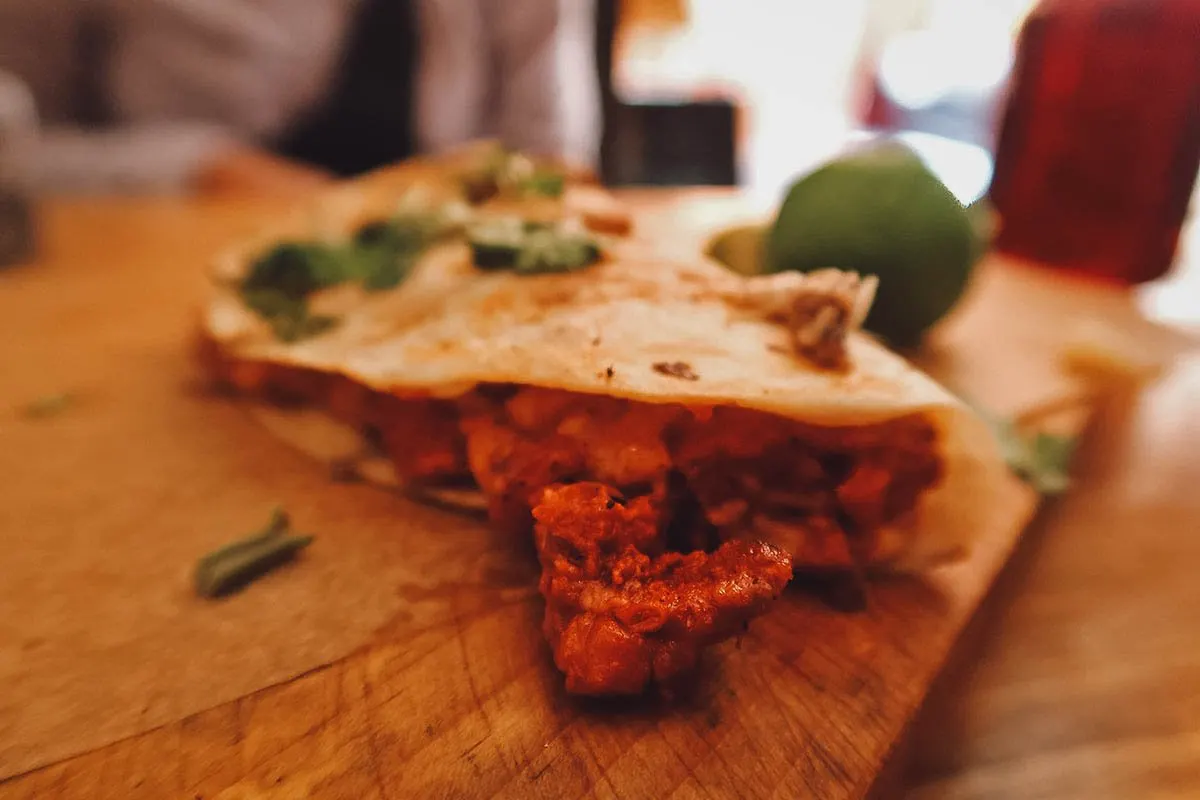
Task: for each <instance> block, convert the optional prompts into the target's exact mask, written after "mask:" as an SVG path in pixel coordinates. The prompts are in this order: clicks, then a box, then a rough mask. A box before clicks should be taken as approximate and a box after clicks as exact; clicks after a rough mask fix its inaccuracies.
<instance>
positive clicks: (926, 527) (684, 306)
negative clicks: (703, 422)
mask: <svg viewBox="0 0 1200 800" xmlns="http://www.w3.org/2000/svg"><path fill="white" fill-rule="evenodd" d="M415 186H419V187H423V189H424V190H425V191H427V192H429V196H430V197H435V198H437V197H442V196H449V195H450V193H451V192H452V191H453V190H452V188H450V183H449V180H448V178H447V172H446V170H445V168H444V167H443V168H440V169H439V168H437V166H436V165H433V166H431V165H429V164H424V163H422V164H415V165H409V166H406V167H401V168H394V169H391V170H388V171H387V172H386V173H383V174H379V175H376V176H371V177H368V178H367V179H365V180H363V181H361V182H358V183H351V184H347V185H345V186H341V187H338V188H337V189H335V190H333V191H332V192H330V193H329V194H327V195H325V196H323V197H321V198H318V200H317V201H316V202H315V203H314V204H313V205H312V206H311V207H310V208H308V209H306V210H304V211H302V212H299V213H297V214H296V215H295V216H293V217H292V218H290V219H288V220H285V221H283V222H282V223H281V224H280V226H279V227H278V228H276V229H274V230H270V231H264V232H263V234H262V236H260V237H258V238H256V239H255V240H254V241H252V242H248V243H244V244H242V245H240V246H238V247H235V248H232V249H231V250H229V251H228V252H226V253H224V254H222V256H221V257H220V258H219V259H218V261H217V264H216V269H215V272H216V276H217V277H218V281H217V282H216V288H215V290H214V296H213V298H212V299H211V302H210V303H209V304H208V306H207V308H206V310H205V314H204V317H203V332H204V335H205V337H206V338H207V339H208V341H209V342H210V343H211V344H212V345H215V346H216V347H217V348H218V349H219V351H220V352H221V353H222V354H223V356H224V357H225V358H227V359H231V360H234V361H237V362H247V363H255V364H268V365H278V366H283V367H292V368H297V369H304V370H313V371H317V372H321V373H329V374H336V375H340V376H344V377H346V378H349V379H351V380H352V381H354V382H356V383H358V384H360V385H362V386H365V387H368V388H370V389H373V390H376V391H381V392H386V393H391V394H395V395H398V396H409V397H438V398H455V397H459V396H462V395H464V394H466V393H468V392H470V391H472V390H473V389H474V388H475V387H476V386H479V385H481V384H517V385H525V386H536V387H545V388H554V389H563V390H568V391H572V392H579V393H585V394H599V395H607V396H612V397H618V398H626V399H628V400H631V401H638V402H644V403H678V404H682V405H685V406H690V407H706V406H707V407H712V406H725V405H728V406H738V407H743V408H747V409H754V410H757V411H761V412H765V413H768V414H773V415H777V416H779V417H783V418H787V419H792V420H797V421H801V422H804V423H809V424H814V425H828V426H856V427H862V426H871V425H876V424H880V423H883V422H886V421H889V420H894V419H897V418H901V417H911V416H914V415H915V416H919V417H921V418H923V419H924V420H926V421H928V422H929V423H930V424H931V425H932V426H933V427H934V429H935V430H936V432H937V451H938V455H939V456H940V459H941V463H942V470H941V477H940V479H939V481H938V482H937V484H936V485H935V486H933V487H932V488H931V489H928V490H926V491H925V492H924V493H923V494H922V496H921V497H920V499H919V501H918V506H917V509H916V513H915V515H911V520H910V521H909V522H907V523H906V524H905V525H903V526H899V527H897V526H893V527H889V528H886V529H883V530H880V531H878V534H877V541H876V545H875V547H874V549H873V551H872V552H871V553H870V554H869V560H870V562H871V563H872V564H873V565H876V566H886V567H888V568H894V569H900V570H911V569H920V568H924V567H927V566H929V565H932V564H935V563H938V562H942V561H945V560H948V559H954V558H957V557H960V556H962V555H964V554H965V553H966V552H968V551H969V548H970V545H971V541H972V537H973V534H974V532H975V531H976V530H977V529H979V528H980V523H981V521H982V519H983V517H984V515H987V514H990V513H991V512H992V511H993V504H992V497H993V492H994V491H995V490H996V487H997V486H998V484H999V483H1000V480H1001V479H1002V476H1003V473H1004V467H1003V462H1002V460H1001V458H1000V455H999V453H998V450H997V447H996V444H995V442H994V440H993V438H992V436H991V434H990V432H989V430H988V428H987V426H986V425H985V423H984V422H983V421H981V420H980V419H978V418H977V417H976V416H975V415H974V414H973V413H972V412H971V411H970V410H969V409H967V408H966V407H965V406H964V405H963V404H962V403H961V402H960V401H959V400H958V399H956V398H955V397H954V396H952V395H951V394H950V393H948V392H947V391H946V390H945V389H943V388H942V387H940V386H939V385H938V384H936V383H935V382H934V381H933V380H931V379H930V378H928V377H927V376H925V375H924V374H922V373H920V372H919V371H918V370H916V369H915V368H914V367H913V366H912V365H910V364H909V363H907V362H906V361H904V360H903V359H902V358H900V357H899V356H897V355H895V354H894V353H891V352H890V351H888V350H887V349H886V348H884V347H883V346H881V345H880V344H878V343H877V342H875V341H874V340H872V339H870V338H869V337H867V336H866V335H863V334H860V333H856V332H852V333H850V334H848V338H847V341H846V344H845V346H846V353H847V356H848V362H849V363H848V368H847V369H844V370H830V369H824V368H820V367H818V366H816V365H814V364H813V363H811V362H810V361H807V360H806V359H804V358H802V357H800V356H798V355H797V354H796V353H795V351H794V349H793V347H792V342H791V339H790V337H789V332H788V331H787V330H786V329H785V328H784V327H783V326H781V325H780V324H779V323H778V322H777V321H773V320H771V319H769V318H768V317H767V316H766V315H764V314H763V313H762V312H761V310H757V309H756V307H755V305H754V304H753V303H747V302H746V298H750V297H763V296H770V295H771V294H772V293H785V292H789V291H796V290H797V289H798V288H803V287H804V286H805V285H806V282H807V281H810V280H812V279H811V278H809V277H806V276H801V275H797V274H781V275H775V276H769V277H744V276H741V275H735V274H733V273H730V272H728V271H727V270H725V269H723V268H722V267H720V266H719V265H717V264H716V263H715V262H711V261H708V260H706V259H704V258H702V257H697V258H696V259H695V260H692V261H688V262H680V261H677V260H672V259H668V258H664V257H662V256H660V255H658V254H657V252H656V248H655V247H654V244H653V243H652V242H638V241H636V240H623V241H619V242H613V243H610V245H609V247H608V248H607V253H606V256H605V258H604V259H603V260H602V261H601V263H598V264H595V265H593V266H591V267H588V268H585V269H581V270H578V271H575V272H571V273H565V274H552V275H533V276H528V275H520V274H517V273H515V272H512V271H499V272H485V271H481V270H479V269H477V268H476V267H475V266H474V265H473V264H472V261H471V256H470V252H469V249H468V248H467V246H466V245H465V244H463V243H461V242H457V243H456V242H451V243H447V244H442V245H438V246H436V247H434V248H433V249H432V250H430V251H428V252H427V253H426V254H425V255H424V256H423V257H422V259H421V260H420V261H419V263H418V264H417V266H416V268H415V269H414V271H413V273H412V274H411V275H410V277H409V278H408V279H407V280H406V281H405V282H404V283H402V284H401V285H400V286H398V287H396V288H395V289H392V290H388V291H384V292H378V293H373V294H367V293H365V292H362V291H361V290H358V289H353V288H347V287H335V288H334V289H331V290H327V291H326V292H325V293H324V294H323V295H322V296H318V297H315V298H314V299H313V300H312V301H311V305H312V307H313V309H314V310H315V311H317V312H320V313H331V314H335V315H338V316H340V317H341V318H342V322H341V324H340V325H338V326H337V327H335V328H334V329H332V330H330V331H329V332H327V333H324V334H321V335H319V336H316V337H314V338H311V339H307V340H303V341H299V342H296V343H292V344H285V343H283V342H280V341H277V340H275V339H274V338H273V335H272V333H271V330H270V327H269V326H268V325H266V324H265V323H264V322H263V321H262V320H260V319H258V318H257V317H256V316H255V315H254V313H253V312H252V311H250V310H249V309H248V308H246V307H245V306H244V305H243V304H242V302H241V300H240V298H239V296H238V294H237V293H236V290H235V289H234V288H231V286H230V283H229V281H235V280H236V279H237V278H238V277H239V276H240V275H242V274H243V272H244V271H245V269H246V267H247V264H248V262H249V260H250V259H252V258H253V257H254V256H255V255H257V254H258V253H259V252H261V250H262V249H263V248H264V247H265V246H266V245H268V244H271V243H273V242H277V241H279V240H282V239H287V238H290V237H298V236H303V237H309V238H311V237H313V236H331V237H336V236H344V235H349V234H350V232H352V231H353V230H354V229H355V228H356V226H358V225H359V224H361V223H362V222H364V221H367V220H369V219H373V218H378V217H379V216H381V215H383V214H386V213H387V212H388V211H389V210H391V209H392V208H394V206H395V203H396V199H397V196H398V194H399V193H400V192H402V191H410V190H411V189H412V188H413V187H415ZM574 188H575V187H568V190H567V193H566V195H565V196H564V198H562V199H561V200H558V201H555V202H556V203H558V204H559V207H560V209H569V207H570V202H571V200H570V198H571V191H572V189H574ZM563 213H567V214H569V210H567V211H563ZM663 364H677V365H683V366H685V367H686V370H682V371H681V370H664V369H662V365H663ZM680 372H682V373H683V374H682V375H681V374H679V373H680ZM262 418H263V419H264V420H265V421H266V422H267V423H268V424H269V425H270V426H271V428H272V429H273V430H275V431H276V432H277V433H278V434H279V435H281V436H284V437H285V438H287V439H289V440H290V441H292V442H293V443H294V444H296V445H297V446H298V447H300V448H301V449H304V450H306V451H308V452H310V453H313V454H314V455H318V456H319V457H321V458H324V459H326V460H329V461H331V462H336V461H337V460H338V459H346V458H357V457H359V455H361V453H362V450H361V448H359V447H358V445H357V443H356V442H357V440H356V438H355V437H356V432H354V431H353V430H352V429H350V428H348V427H346V426H339V424H338V423H334V422H332V421H330V422H328V423H321V422H319V421H314V414H313V413H312V412H305V413H304V414H297V413H296V412H266V411H264V412H262ZM339 441H340V442H341V444H340V445H337V446H334V445H333V444H331V442H339ZM362 472H364V473H367V477H368V479H371V480H376V481H378V482H380V483H383V484H388V483H393V484H394V483H395V482H396V479H395V475H394V474H391V475H389V474H388V470H387V465H386V463H385V464H382V465H381V464H379V463H375V464H374V465H373V466H372V467H371V468H370V469H366V470H362ZM458 500H460V501H462V500H463V498H462V497H461V496H460V497H459V498H458Z"/></svg>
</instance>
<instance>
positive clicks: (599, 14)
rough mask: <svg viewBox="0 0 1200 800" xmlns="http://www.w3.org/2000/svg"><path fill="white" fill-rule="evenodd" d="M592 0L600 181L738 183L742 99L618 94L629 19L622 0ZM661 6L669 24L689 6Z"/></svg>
mask: <svg viewBox="0 0 1200 800" xmlns="http://www.w3.org/2000/svg"><path fill="white" fill-rule="evenodd" d="M595 2H596V25H595V30H596V68H597V72H598V74H599V83H600V99H601V107H602V109H603V132H602V135H601V137H600V177H601V180H602V181H603V182H604V183H605V184H607V185H610V186H622V185H626V186H629V185H659V186H672V185H684V186H687V185H692V186H733V185H736V184H737V182H738V176H737V166H736V161H737V141H736V129H737V105H736V104H735V103H734V102H733V100H732V99H726V98H719V97H712V96H708V97H703V98H701V97H697V96H695V92H694V91H693V92H687V91H671V90H662V89H659V90H658V91H656V92H654V96H653V97H646V96H636V97H632V98H630V97H622V96H619V93H618V92H617V91H616V89H615V88H614V78H613V73H614V62H615V59H616V53H615V50H616V40H617V37H618V34H619V32H620V31H621V28H622V23H623V22H627V18H626V19H623V18H622V13H621V12H622V2H621V0H595ZM659 5H660V6H661V7H659V6H654V10H655V11H657V12H658V13H659V14H664V13H665V15H666V17H667V18H668V20H669V21H670V22H672V23H676V24H677V23H679V22H681V21H682V20H684V19H686V16H687V9H686V7H685V4H678V3H673V2H668V3H665V4H659ZM643 13H645V12H644V10H643ZM659 21H660V22H661V21H662V20H659ZM710 95H711V92H710Z"/></svg>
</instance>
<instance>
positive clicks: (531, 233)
mask: <svg viewBox="0 0 1200 800" xmlns="http://www.w3.org/2000/svg"><path fill="white" fill-rule="evenodd" d="M467 238H468V241H469V242H470V245H471V252H472V255H473V258H474V261H475V266H477V267H479V268H480V269H513V270H515V271H516V272H519V273H522V274H525V275H531V274H536V273H543V272H569V271H571V270H575V269H581V268H583V267H586V266H588V265H590V264H593V263H595V262H596V261H598V260H599V258H600V247H599V245H598V244H596V242H595V241H593V240H592V239H591V238H589V237H588V236H586V235H584V234H577V233H569V232H566V231H562V230H559V229H557V228H555V227H554V226H552V225H547V224H540V223H532V222H522V221H521V220H517V219H503V220H493V221H491V222H489V223H487V224H486V225H480V226H477V227H476V228H474V229H473V230H472V231H470V233H469V234H468V237H467Z"/></svg>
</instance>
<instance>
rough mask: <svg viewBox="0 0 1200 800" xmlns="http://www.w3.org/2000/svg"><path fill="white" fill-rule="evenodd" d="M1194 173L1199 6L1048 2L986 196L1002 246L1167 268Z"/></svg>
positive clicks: (1036, 18)
mask: <svg viewBox="0 0 1200 800" xmlns="http://www.w3.org/2000/svg"><path fill="white" fill-rule="evenodd" d="M1197 170H1200V0H1046V2H1043V3H1042V4H1041V6H1040V7H1039V8H1038V9H1037V10H1035V11H1034V13H1033V14H1031V15H1030V16H1029V18H1028V19H1027V20H1026V22H1025V26H1024V28H1023V30H1022V33H1021V36H1020V39H1019V44H1018V49H1017V56H1016V62H1015V67H1014V74H1013V78H1012V87H1011V92H1010V96H1009V101H1008V106H1007V109H1006V111H1005V115H1004V120H1003V124H1002V126H1001V129H1000V138H999V142H998V146H997V152H996V167H995V176H994V178H993V182H992V187H991V192H990V193H991V199H992V202H993V204H994V205H995V208H996V210H997V212H998V213H999V215H1000V219H1001V227H1000V232H999V238H998V240H997V246H998V247H999V248H1000V249H1001V250H1004V251H1006V252H1008V253H1011V254H1014V255H1017V256H1021V257H1024V258H1029V259H1033V260H1037V261H1043V262H1049V263H1052V264H1057V265H1061V266H1064V267H1067V268H1071V269H1075V270H1079V271H1082V272H1086V273H1089V274H1093V275H1097V276H1102V277H1105V278H1109V279H1113V280H1117V281H1121V282H1127V283H1138V282H1142V281H1148V280H1152V279H1154V278H1157V277H1159V276H1161V275H1162V274H1163V273H1165V272H1166V271H1167V269H1168V268H1169V266H1170V264H1171V260H1172V258H1173V256H1174V253H1175V248H1176V244H1177V241H1178V238H1179V232H1180V228H1181V226H1182V224H1183V221H1184V217H1185V216H1186V213H1187V205H1188V201H1189V198H1190V196H1191V193H1192V187H1193V185H1194V183H1195V180H1196V173H1197Z"/></svg>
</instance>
